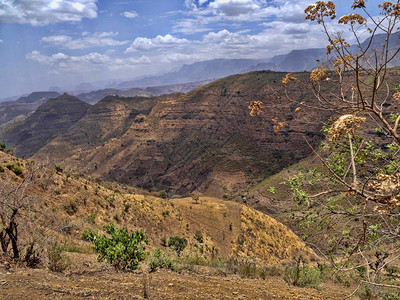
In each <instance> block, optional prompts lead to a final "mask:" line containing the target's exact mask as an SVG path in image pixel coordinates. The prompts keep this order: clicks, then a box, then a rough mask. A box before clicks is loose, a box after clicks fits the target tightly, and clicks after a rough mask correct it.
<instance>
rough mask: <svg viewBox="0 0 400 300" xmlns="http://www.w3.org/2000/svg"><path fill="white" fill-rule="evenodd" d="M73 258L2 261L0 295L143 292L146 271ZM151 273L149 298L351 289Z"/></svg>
mask: <svg viewBox="0 0 400 300" xmlns="http://www.w3.org/2000/svg"><path fill="white" fill-rule="evenodd" d="M81 263H82V264H81ZM72 264H73V265H77V266H80V267H78V268H73V270H70V271H66V272H65V273H55V272H51V271H50V270H48V269H26V268H11V269H7V268H6V267H5V266H4V265H1V264H0V299H5V300H8V299H10V300H11V299H18V300H19V299H143V298H144V297H143V296H144V289H143V281H144V280H143V278H144V275H143V274H142V273H141V272H140V271H138V272H133V273H125V272H116V271H114V270H113V269H111V268H107V267H104V266H102V265H100V264H98V263H97V262H96V260H95V256H93V255H87V254H74V256H73V262H72ZM71 269H72V268H71ZM147 276H148V277H147V278H149V280H150V285H149V287H148V289H147V295H148V299H251V300H253V299H344V298H345V297H346V295H347V294H346V293H345V292H344V291H342V290H341V289H340V287H331V288H329V287H324V288H322V289H320V290H316V289H311V288H297V287H292V286H288V285H287V284H286V283H285V282H284V281H283V280H282V279H281V278H278V277H267V278H266V279H265V280H262V279H244V278H240V277H239V276H236V275H228V276H225V275H223V274H219V275H218V274H215V271H212V270H201V271H200V272H199V273H196V274H177V273H174V272H171V271H166V270H161V271H157V272H153V273H150V275H147ZM347 293H348V292H347Z"/></svg>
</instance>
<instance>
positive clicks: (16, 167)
mask: <svg viewBox="0 0 400 300" xmlns="http://www.w3.org/2000/svg"><path fill="white" fill-rule="evenodd" d="M6 167H7V169H9V170H11V171H13V172H14V174H15V175H21V174H22V173H23V170H22V167H21V166H20V165H19V164H15V163H7V164H6Z"/></svg>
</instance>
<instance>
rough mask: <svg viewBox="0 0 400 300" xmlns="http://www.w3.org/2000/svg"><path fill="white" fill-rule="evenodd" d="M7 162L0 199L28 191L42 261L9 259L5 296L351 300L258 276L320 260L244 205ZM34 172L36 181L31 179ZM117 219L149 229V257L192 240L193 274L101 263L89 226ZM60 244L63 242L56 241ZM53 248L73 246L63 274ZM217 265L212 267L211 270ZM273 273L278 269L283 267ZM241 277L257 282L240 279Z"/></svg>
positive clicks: (26, 230) (0, 280)
mask: <svg viewBox="0 0 400 300" xmlns="http://www.w3.org/2000/svg"><path fill="white" fill-rule="evenodd" d="M0 161H1V163H0V166H1V167H2V171H0V184H1V186H2V187H3V189H4V190H3V189H2V190H0V193H7V191H8V189H9V188H12V187H16V186H19V185H21V184H22V186H23V187H24V189H23V191H22V190H21V191H20V196H21V195H22V193H23V194H24V195H25V196H27V197H28V198H29V205H27V206H26V208H27V209H28V210H29V211H30V213H29V216H30V217H29V218H25V215H24V214H21V215H19V216H18V219H17V222H19V223H18V224H19V243H20V244H21V247H22V248H23V247H24V241H26V240H28V238H29V239H34V240H35V247H36V249H37V250H38V252H37V253H39V255H40V256H39V257H40V262H39V265H38V266H36V268H34V269H26V268H20V267H18V266H16V265H14V264H10V262H7V259H5V260H3V261H2V262H0V284H1V285H2V288H1V289H0V297H3V298H5V299H10V297H11V299H17V298H21V297H25V298H27V299H30V298H32V297H31V295H32V293H34V295H35V296H34V297H33V298H35V297H40V298H41V299H54V298H55V297H57V298H58V297H59V296H61V298H62V299H64V298H66V299H71V298H72V299H75V298H76V299H78V298H82V297H94V298H104V297H108V298H112V299H116V298H118V297H122V296H123V297H127V296H128V297H133V298H139V299H141V297H142V296H143V293H144V289H147V294H148V295H150V297H151V298H155V299H172V297H173V299H186V298H187V297H189V298H193V297H198V296H201V297H202V299H215V297H221V298H227V297H228V298H231V296H232V295H234V296H235V295H238V296H240V295H243V296H244V295H245V296H246V297H254V298H257V297H261V298H266V299H269V298H271V297H272V298H276V297H277V298H279V299H293V297H296V298H297V299H311V298H316V299H319V298H321V297H322V298H324V299H343V297H344V296H345V295H348V294H349V291H347V290H346V289H343V288H341V287H340V286H334V285H332V284H328V285H327V284H323V285H322V286H321V288H320V289H319V290H316V289H311V288H299V287H294V286H288V285H287V284H286V283H285V282H284V281H283V279H282V278H279V277H277V276H279V275H277V274H275V275H274V274H273V273H271V275H268V273H263V274H264V275H262V276H263V277H262V278H263V280H262V279H257V275H256V274H254V275H249V274H247V273H246V272H248V271H246V270H247V269H246V266H250V268H252V266H253V263H250V264H247V265H246V262H248V261H250V262H254V261H257V262H258V263H261V264H262V265H265V264H267V265H270V266H271V265H274V264H277V263H278V264H281V263H290V262H292V261H293V260H294V259H297V258H298V257H300V256H301V257H302V258H303V259H304V260H305V261H310V260H315V259H317V256H316V255H315V253H314V252H313V251H312V250H310V249H309V248H307V247H306V246H305V244H304V243H303V242H302V241H301V240H300V239H299V238H298V237H297V236H295V235H294V234H293V233H292V232H291V231H290V230H288V229H287V228H286V227H285V226H284V225H282V224H281V223H279V222H277V221H275V220H274V219H272V218H271V217H268V216H266V215H264V214H262V213H260V212H257V211H255V210H253V209H251V208H248V207H245V206H243V205H240V204H238V203H234V202H231V201H224V200H220V199H216V198H210V197H200V198H199V199H198V200H197V201H194V200H193V199H192V198H181V199H173V200H167V199H162V198H157V197H154V196H151V195H149V194H143V193H142V191H140V190H138V189H134V188H131V187H127V186H124V185H121V184H116V183H109V182H100V181H98V180H97V182H95V181H92V180H88V179H85V178H81V177H78V176H75V175H71V174H69V173H65V174H62V173H61V172H56V171H55V169H54V168H52V167H50V166H43V167H40V166H39V165H37V164H35V163H33V162H31V161H24V160H22V159H19V158H16V157H12V156H10V155H7V154H5V153H3V152H0ZM10 164H18V165H20V166H21V167H22V174H21V175H16V174H14V172H13V171H12V170H13V169H11V168H10V169H9V168H8V167H7V166H8V165H10ZM32 171H33V172H34V173H33V174H34V175H35V176H34V177H32V178H33V180H31V179H29V178H31V177H30V176H31V175H30V174H31V173H30V172H32ZM39 178H40V179H39ZM23 180H24V181H23ZM22 181H23V182H22ZM1 195H3V194H1ZM3 196H4V195H3ZM109 222H114V224H116V226H118V227H121V226H127V227H128V229H129V230H136V229H141V230H144V231H145V233H146V234H147V236H148V238H149V244H148V249H149V250H151V248H153V247H160V248H161V249H162V250H163V251H165V252H166V253H168V249H167V247H165V244H163V242H162V238H168V237H170V236H172V235H178V236H181V237H185V238H186V239H187V240H188V247H187V248H186V249H185V251H184V253H183V254H182V255H181V257H182V260H183V262H182V263H183V265H182V267H183V269H181V270H180V271H179V270H178V271H177V272H171V271H167V270H157V271H156V272H152V273H150V274H149V273H148V272H149V271H148V266H146V264H147V263H148V262H147V261H146V262H144V264H142V270H140V271H138V272H129V273H127V272H121V271H115V270H113V269H112V268H111V267H109V266H107V265H105V264H100V263H98V262H97V261H96V254H94V253H93V250H92V249H91V248H90V247H89V243H88V242H87V241H85V240H84V238H83V232H85V231H86V230H87V229H89V228H91V229H92V230H99V231H102V225H104V224H107V223H109ZM197 232H201V235H202V241H200V240H199V239H198V238H196V236H198V233H197ZM43 233H44V235H43ZM56 241H57V242H58V244H54V243H55V242H56ZM52 245H61V246H62V247H63V249H65V250H64V251H65V252H63V253H62V255H63V257H64V258H65V257H67V258H68V260H67V262H68V265H67V269H66V270H64V271H63V272H62V273H58V272H52V271H50V270H48V269H46V268H45V267H46V266H48V264H49V260H48V259H46V255H47V254H46V253H48V251H50V250H49V249H50V247H52ZM22 248H21V249H22ZM184 257H187V258H184ZM190 259H191V260H190ZM185 260H187V262H186V263H184V261H185ZM191 261H192V262H191ZM196 262H197V263H196ZM207 262H208V263H209V264H210V265H209V266H208V267H207V266H204V267H202V266H201V265H202V264H205V263H207ZM240 262H242V263H243V266H242V265H241V264H240ZM196 264H200V265H196ZM224 264H226V266H224ZM241 268H242V269H241ZM247 268H248V267H247ZM276 268H278V269H276ZM249 270H251V269H249ZM265 270H268V269H265ZM271 270H275V272H278V271H276V270H279V266H275V269H271ZM178 272H179V273H181V272H182V274H178ZM237 272H239V274H242V276H245V277H247V278H243V277H239V276H238V275H235V274H238V273H237ZM264 272H266V271H264ZM271 272H272V271H271ZM246 274H247V275H246ZM253 276H254V278H253ZM145 278H147V280H148V287H147V288H146V287H144V285H145V284H146V283H144V282H143V280H146V279H145ZM266 283H267V286H265V284H266ZM15 297H16V298H15Z"/></svg>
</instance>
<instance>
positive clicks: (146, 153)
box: [35, 72, 327, 196]
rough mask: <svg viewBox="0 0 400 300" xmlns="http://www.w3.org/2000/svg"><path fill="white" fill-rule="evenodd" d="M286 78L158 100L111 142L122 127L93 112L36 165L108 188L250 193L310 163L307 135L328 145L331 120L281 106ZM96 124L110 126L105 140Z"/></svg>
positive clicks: (224, 84) (255, 78) (253, 78)
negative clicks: (325, 132) (255, 109)
mask: <svg viewBox="0 0 400 300" xmlns="http://www.w3.org/2000/svg"><path fill="white" fill-rule="evenodd" d="M283 75H284V74H282V73H274V72H254V73H248V74H243V75H234V76H231V77H227V78H224V79H221V80H218V81H215V82H213V83H211V84H208V85H206V86H205V87H203V88H201V89H198V90H195V91H192V92H190V93H188V94H187V95H169V96H165V97H161V98H156V99H158V100H157V101H158V104H157V105H156V106H155V107H154V108H153V109H152V110H151V113H150V114H149V115H148V116H146V115H145V114H142V115H137V112H134V110H130V111H126V109H127V107H125V108H124V109H122V110H121V114H124V115H126V116H128V115H130V116H131V118H130V122H131V124H130V126H129V128H128V127H124V128H127V129H126V130H122V131H120V132H121V135H117V134H114V135H109V134H108V133H107V132H108V131H109V130H111V131H112V130H114V129H112V128H122V127H121V126H119V125H118V126H115V125H114V121H111V119H104V120H103V117H102V116H101V115H96V113H95V112H94V111H93V110H89V112H93V114H90V115H92V117H91V118H89V114H88V115H87V116H85V118H83V119H82V120H81V121H80V122H78V123H77V124H76V125H75V126H73V127H71V129H70V130H68V132H66V133H65V134H63V135H61V136H59V137H58V138H57V139H54V140H53V141H51V142H50V143H49V144H48V145H47V146H46V147H44V148H43V149H41V151H40V152H39V153H37V155H35V157H40V156H41V155H43V156H46V155H49V156H50V158H52V159H54V161H57V162H60V161H62V162H63V164H64V165H65V166H68V167H69V168H70V169H71V170H76V171H77V170H79V172H84V173H88V174H91V175H93V176H96V177H102V178H104V179H107V180H115V181H119V182H124V183H129V184H132V185H137V186H143V187H147V188H151V187H157V188H160V189H168V190H169V191H171V193H177V194H188V193H190V192H193V191H199V192H203V193H207V194H208V195H219V196H222V195H223V194H224V193H226V189H233V190H240V189H243V188H245V187H246V186H248V185H249V184H250V183H251V182H254V181H256V180H260V179H262V178H265V177H266V176H268V175H271V174H273V173H275V172H277V171H279V170H280V169H282V168H283V167H285V166H287V165H290V164H291V163H293V162H296V161H297V160H299V159H301V158H303V157H305V156H306V155H308V154H309V153H310V149H309V147H308V146H307V144H306V143H305V142H304V140H303V137H302V135H303V134H306V135H307V136H308V137H309V141H310V142H311V143H312V144H313V145H317V144H318V143H319V142H320V140H321V138H322V136H321V135H320V134H319V133H318V131H319V124H318V120H321V121H325V120H326V118H327V113H318V114H317V115H315V122H314V123H312V124H308V123H303V122H301V121H299V120H297V119H296V113H295V109H296V106H294V105H292V104H291V103H290V102H288V101H285V100H282V99H279V98H277V95H279V93H283V92H282V91H279V90H275V88H276V86H277V84H278V83H279V82H280V80H281V78H282V76H283ZM299 76H308V75H307V74H303V75H301V74H299ZM272 87H273V88H272ZM292 88H293V90H294V92H295V93H296V97H298V98H299V99H306V98H310V99H313V97H312V96H311V91H309V90H301V89H300V87H299V86H298V85H296V84H294V85H293V87H292ZM252 100H262V101H263V102H264V103H265V112H266V113H265V114H263V115H262V116H258V117H251V116H250V115H249V110H248V108H247V106H248V102H249V101H252ZM104 105H106V103H104ZM93 109H95V107H93ZM107 109H108V110H111V111H115V109H111V108H110V107H108V108H107ZM116 118H118V117H116ZM122 119H123V118H122ZM100 120H102V121H100ZM277 121H279V122H284V123H285V126H284V128H282V129H281V130H280V131H279V132H275V131H274V127H273V126H274V124H275V122H277ZM83 122H86V124H85V125H83ZM96 122H101V123H102V126H103V125H104V126H105V128H106V129H104V132H103V129H101V128H98V127H99V126H98V125H96V124H97V123H96ZM115 124H118V123H115ZM126 124H128V123H126ZM100 127H101V126H100ZM109 127H110V129H107V128H109ZM84 128H89V129H90V128H93V132H99V134H98V135H94V134H93V132H91V129H90V130H86V129H84ZM118 130H119V129H118ZM83 132H85V133H84V134H83ZM95 141H97V143H95ZM71 144H73V145H74V146H73V147H72V148H71Z"/></svg>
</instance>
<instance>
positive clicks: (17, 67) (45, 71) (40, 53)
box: [0, 0, 381, 97]
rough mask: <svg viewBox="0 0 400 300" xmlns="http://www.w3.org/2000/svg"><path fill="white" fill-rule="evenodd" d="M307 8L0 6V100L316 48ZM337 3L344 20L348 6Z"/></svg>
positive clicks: (270, 2) (103, 2)
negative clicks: (187, 65)
mask: <svg viewBox="0 0 400 300" xmlns="http://www.w3.org/2000/svg"><path fill="white" fill-rule="evenodd" d="M314 2H315V1H309V0H292V1H286V0H211V1H209V0H0V97H8V96H13V95H21V94H24V93H29V92H32V91H37V90H48V89H49V87H50V86H58V87H61V88H68V89H71V88H73V87H74V86H76V85H78V84H80V83H82V82H100V81H102V82H103V81H104V82H105V83H106V82H112V81H120V80H132V79H135V78H137V77H140V76H145V75H153V74H161V73H164V72H167V71H170V70H175V69H178V68H179V67H180V66H181V65H182V64H184V63H193V62H196V61H202V60H210V59H214V58H254V59H264V58H269V57H272V56H274V55H277V54H285V53H288V52H290V51H291V50H293V49H304V48H312V47H324V46H325V45H326V43H327V41H326V38H325V37H324V35H323V34H322V32H321V28H320V27H319V26H318V25H317V24H313V23H309V22H306V21H305V20H304V9H305V7H307V5H308V4H311V3H314ZM380 2H381V1H378V0H369V1H368V2H367V3H368V4H370V5H371V7H376V6H377V3H380ZM335 3H336V6H337V9H338V11H339V14H344V13H349V10H348V6H349V5H350V4H351V3H352V1H350V0H339V1H335ZM332 26H333V25H332Z"/></svg>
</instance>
